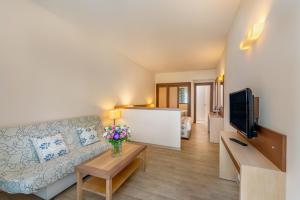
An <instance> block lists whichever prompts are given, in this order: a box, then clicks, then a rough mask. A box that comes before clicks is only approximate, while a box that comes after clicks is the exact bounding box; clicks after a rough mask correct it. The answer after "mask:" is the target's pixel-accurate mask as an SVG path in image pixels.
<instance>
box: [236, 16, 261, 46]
mask: <svg viewBox="0 0 300 200" xmlns="http://www.w3.org/2000/svg"><path fill="white" fill-rule="evenodd" d="M264 26H265V23H264V22H260V23H257V24H254V25H253V26H251V28H250V30H249V31H248V33H247V36H246V38H245V39H244V40H243V41H242V42H241V43H240V49H241V50H248V49H250V48H251V46H252V45H253V44H254V43H255V42H256V41H257V40H258V39H259V37H260V36H261V34H262V33H263V31H264Z"/></svg>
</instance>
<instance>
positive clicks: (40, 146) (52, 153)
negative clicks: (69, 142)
mask: <svg viewBox="0 0 300 200" xmlns="http://www.w3.org/2000/svg"><path fill="white" fill-rule="evenodd" d="M31 142H32V144H33V146H34V149H35V151H36V153H37V155H38V157H39V160H40V162H41V163H43V162H46V161H49V160H52V159H54V158H57V157H61V156H64V155H65V154H67V153H69V150H68V148H67V146H66V144H65V142H64V139H63V137H62V135H61V134H57V135H54V136H47V137H43V138H31Z"/></svg>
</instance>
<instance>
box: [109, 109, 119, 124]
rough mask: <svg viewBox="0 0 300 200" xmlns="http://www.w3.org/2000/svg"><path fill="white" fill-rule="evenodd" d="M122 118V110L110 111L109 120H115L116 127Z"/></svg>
mask: <svg viewBox="0 0 300 200" xmlns="http://www.w3.org/2000/svg"><path fill="white" fill-rule="evenodd" d="M120 118H121V111H120V110H111V111H109V119H111V120H114V125H116V120H117V119H120Z"/></svg>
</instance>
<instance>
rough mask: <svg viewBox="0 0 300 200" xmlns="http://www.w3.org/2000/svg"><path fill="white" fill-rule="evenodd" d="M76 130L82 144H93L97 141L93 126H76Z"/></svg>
mask: <svg viewBox="0 0 300 200" xmlns="http://www.w3.org/2000/svg"><path fill="white" fill-rule="evenodd" d="M76 131H77V134H78V136H79V140H80V143H81V145H82V146H86V145H89V144H93V143H95V142H98V141H99V138H98V135H97V131H96V130H95V127H89V128H77V129H76Z"/></svg>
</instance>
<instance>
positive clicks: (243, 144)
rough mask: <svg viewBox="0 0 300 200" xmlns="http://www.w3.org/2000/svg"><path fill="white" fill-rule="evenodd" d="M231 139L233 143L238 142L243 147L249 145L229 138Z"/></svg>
mask: <svg viewBox="0 0 300 200" xmlns="http://www.w3.org/2000/svg"><path fill="white" fill-rule="evenodd" d="M229 139H230V140H231V141H233V142H236V143H238V144H240V145H242V146H248V144H246V143H244V142H242V141H239V140H238V139H235V138H229Z"/></svg>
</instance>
